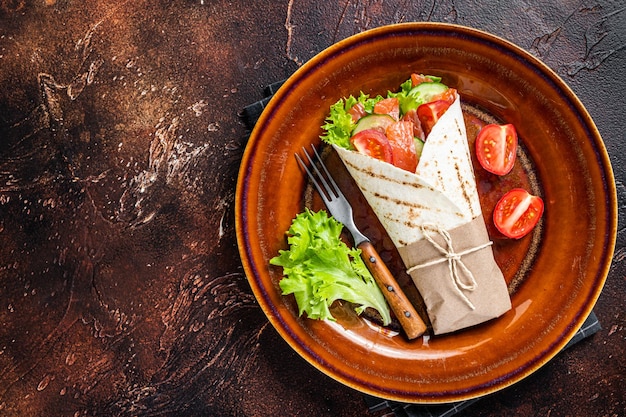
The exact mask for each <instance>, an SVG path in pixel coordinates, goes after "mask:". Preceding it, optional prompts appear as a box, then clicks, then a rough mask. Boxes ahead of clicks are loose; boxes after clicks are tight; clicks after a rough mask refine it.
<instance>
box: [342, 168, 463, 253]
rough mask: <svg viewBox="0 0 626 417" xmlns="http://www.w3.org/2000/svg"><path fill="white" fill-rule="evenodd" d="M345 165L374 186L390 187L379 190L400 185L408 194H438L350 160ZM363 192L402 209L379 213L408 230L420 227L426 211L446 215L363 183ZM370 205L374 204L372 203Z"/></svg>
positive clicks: (428, 187) (428, 204) (428, 202)
mask: <svg viewBox="0 0 626 417" xmlns="http://www.w3.org/2000/svg"><path fill="white" fill-rule="evenodd" d="M344 163H345V164H346V166H347V167H348V168H349V169H350V170H354V171H356V172H359V173H360V174H361V175H363V176H366V177H370V178H372V179H374V180H375V181H372V184H380V183H381V182H385V183H388V187H387V186H385V187H378V190H380V189H381V188H382V189H385V188H389V189H393V188H394V187H395V185H400V186H402V187H403V188H405V187H406V189H407V193H412V192H416V193H417V192H419V191H420V190H422V191H423V190H429V191H430V190H432V192H433V193H437V191H435V190H434V189H433V188H432V187H431V186H428V185H424V184H420V183H418V182H414V181H401V180H398V179H397V178H393V177H390V176H387V175H385V173H384V172H381V171H373V170H372V169H370V168H367V167H362V166H359V165H356V164H354V163H352V162H351V161H348V160H345V161H344ZM361 191H362V192H363V193H364V194H365V195H370V196H372V197H374V198H375V199H377V200H379V201H384V202H388V203H392V204H394V205H396V206H398V207H401V208H402V209H400V210H397V211H395V210H394V211H386V212H384V213H383V212H378V215H379V216H382V217H384V218H385V219H387V221H389V222H393V223H396V224H400V225H403V226H405V227H407V228H411V229H412V228H417V227H419V226H420V224H422V219H421V217H422V213H423V212H424V211H428V212H430V213H444V211H443V210H441V209H440V208H437V207H436V206H433V205H432V204H430V201H424V202H415V201H409V199H402V198H398V197H394V196H392V195H391V194H385V193H384V192H380V191H376V190H374V189H372V188H369V187H368V186H367V184H366V183H361ZM370 204H372V202H371V203H370ZM373 204H375V203H373ZM394 213H404V214H405V215H406V217H403V218H398V216H397V214H396V215H394ZM448 214H449V213H448ZM454 216H456V217H458V218H459V220H461V219H462V218H463V214H462V213H460V212H456V213H454ZM399 243H400V244H402V245H406V244H409V243H410V242H403V241H400V242H399Z"/></svg>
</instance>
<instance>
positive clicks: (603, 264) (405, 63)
mask: <svg viewBox="0 0 626 417" xmlns="http://www.w3.org/2000/svg"><path fill="white" fill-rule="evenodd" d="M412 72H420V73H424V74H432V75H439V76H442V77H443V81H444V82H445V83H446V84H448V85H449V86H451V87H454V88H457V89H458V91H459V92H460V94H461V98H462V100H463V102H464V104H465V110H466V117H467V118H466V124H468V131H469V135H470V136H473V135H474V134H475V131H476V127H475V126H474V127H472V126H473V125H476V126H479V125H480V124H481V123H482V122H483V121H485V120H491V119H496V120H498V121H504V122H508V123H513V124H514V125H515V126H516V127H517V130H518V133H519V137H520V142H521V145H522V146H521V148H520V158H519V161H520V162H519V163H518V166H517V167H516V171H515V172H514V173H513V174H511V175H510V176H508V177H507V178H506V179H494V178H493V177H489V176H488V175H487V176H486V175H484V173H481V172H480V170H479V169H477V170H476V171H477V178H478V182H479V184H478V185H479V192H480V193H481V201H482V203H483V210H484V212H485V213H486V218H487V219H489V218H490V210H491V209H492V207H493V200H494V199H495V196H496V195H497V194H498V193H500V192H503V191H504V190H505V189H506V188H507V187H510V186H513V185H521V186H525V187H528V188H532V191H534V192H536V193H538V194H541V195H542V196H543V198H544V201H545V214H544V217H543V220H542V223H541V224H540V226H539V227H538V228H537V229H536V230H535V231H534V233H533V234H531V235H529V236H527V237H526V238H524V239H521V240H519V241H511V240H506V239H501V238H500V237H499V236H497V234H496V233H495V232H494V231H493V230H491V229H490V231H491V232H492V239H493V240H494V242H495V244H494V252H495V254H496V260H497V261H498V263H499V264H500V266H501V268H502V270H503V272H504V275H505V278H506V279H507V283H508V284H509V289H510V293H511V299H512V303H513V308H512V310H511V311H509V312H508V313H506V314H505V315H503V316H502V317H500V318H498V319H495V320H493V321H490V322H488V323H486V324H483V325H479V326H476V327H474V328H471V329H467V330H464V331H460V332H457V333H454V334H450V335H446V336H439V337H434V336H426V337H422V338H419V339H417V340H413V341H408V340H406V339H405V338H404V337H403V336H402V335H401V334H400V335H395V336H393V333H391V334H389V333H388V332H384V331H380V328H378V327H377V326H375V325H371V324H369V323H368V322H367V321H365V320H362V319H357V318H355V317H353V316H351V315H350V314H348V313H345V310H342V309H341V308H338V309H337V313H338V316H339V320H338V321H337V322H335V323H331V322H320V321H313V320H308V319H305V318H300V317H298V315H297V309H296V306H295V302H294V300H293V298H291V297H285V296H282V295H281V292H280V289H279V286H278V281H279V280H280V279H281V277H282V274H281V273H282V271H281V269H280V268H277V267H270V265H269V259H270V258H272V257H273V256H275V255H277V253H278V251H279V250H280V249H284V248H286V239H285V232H286V230H287V229H288V228H289V226H290V224H291V221H292V219H293V218H294V217H295V216H296V214H297V213H299V212H301V211H302V210H303V208H304V204H305V194H306V189H307V182H306V180H305V178H304V176H303V173H302V171H301V170H300V169H299V167H298V165H297V164H296V160H295V158H294V153H295V152H298V151H299V150H300V149H301V147H302V146H308V145H310V144H319V135H320V134H321V130H320V126H321V125H322V124H323V122H324V118H325V117H326V115H327V113H328V109H329V106H330V105H331V104H333V103H334V102H336V101H337V100H338V99H339V98H341V97H344V96H347V95H350V94H353V95H356V94H358V93H359V91H364V92H366V93H370V94H385V93H386V92H387V90H396V89H397V88H398V87H399V85H400V84H401V83H402V82H403V81H404V80H406V79H407V78H408V77H409V76H410V74H411V73H412ZM329 164H331V165H333V167H334V169H337V170H340V169H341V168H340V164H339V163H338V162H337V161H336V160H335V161H333V160H332V155H330V157H329ZM349 181H350V180H349V179H345V180H343V181H342V182H343V183H344V184H345V185H344V186H345V187H350V184H349ZM348 192H349V194H350V196H351V199H352V200H353V203H354V204H355V205H357V206H362V204H361V203H362V201H359V200H358V199H359V198H360V197H359V196H358V194H357V193H356V192H354V191H353V190H349V191H348ZM365 206H366V205H365ZM616 212H617V210H616V193H615V185H614V179H613V175H612V170H611V167H610V162H609V159H608V156H607V153H606V150H605V148H604V145H603V142H602V139H601V137H600V135H599V133H598V131H597V129H596V127H595V125H594V123H593V121H592V120H591V118H590V116H589V114H588V113H587V111H586V110H585V108H584V107H583V105H582V104H581V102H580V101H579V100H578V99H577V98H576V96H575V95H574V93H573V92H572V91H571V90H570V89H569V88H568V87H567V85H566V84H565V83H564V82H563V81H562V80H561V79H560V78H559V77H558V76H557V75H556V74H555V73H554V72H553V71H551V70H550V69H549V68H547V67H546V66H545V65H544V64H542V63H541V62H540V61H539V60H537V59H536V58H534V57H533V56H532V55H530V54H529V53H527V52H525V51H523V50H522V49H520V48H518V47H516V46H515V45H513V44H511V43H509V42H507V41H505V40H503V39H500V38H497V37H495V36H492V35H489V34H487V33H484V32H481V31H477V30H474V29H469V28H465V27H460V26H455V25H447V24H438V23H415V24H401V25H393V26H387V27H382V28H378V29H374V30H370V31H367V32H364V33H361V34H358V35H355V36H353V37H351V38H348V39H346V40H344V41H342V42H339V43H337V44H335V45H333V46H331V47H330V48H328V49H327V50H325V51H323V52H322V53H320V54H319V55H317V56H315V57H314V58H313V59H311V60H310V61H309V62H307V63H306V64H304V65H303V66H302V67H301V68H300V69H299V70H298V71H297V72H296V73H295V74H294V75H293V76H292V77H290V78H289V80H287V82H286V83H285V84H284V85H283V87H282V88H281V89H280V90H279V91H278V92H277V94H276V95H275V96H274V98H273V99H272V100H271V102H270V103H269V105H268V107H267V108H266V109H265V111H264V112H263V114H262V116H261V118H260V119H259V121H258V123H257V125H256V128H255V129H254V131H253V132H252V135H251V137H250V142H249V144H248V146H247V148H246V151H245V154H244V157H243V161H242V165H241V170H240V173H239V181H238V185H237V194H236V221H237V238H238V244H239V248H240V253H241V257H242V262H243V266H244V269H245V272H246V274H247V277H248V280H249V282H250V285H251V287H252V290H253V292H254V294H255V296H256V297H257V299H258V302H259V304H260V306H261V308H262V309H263V311H264V312H265V314H266V315H267V317H268V318H269V320H270V322H271V323H272V324H273V325H274V326H275V327H276V329H277V330H278V332H279V333H280V335H281V336H282V337H283V338H284V339H285V340H286V341H287V342H288V343H289V344H290V345H291V346H292V347H293V349H295V350H296V351H297V352H298V353H299V354H300V355H302V357H304V358H305V359H306V360H307V361H308V362H310V363H311V364H312V365H313V366H315V367H317V368H318V369H319V370H321V371H322V372H324V373H325V374H327V375H328V376H330V377H332V378H334V379H336V380H338V381H341V382H342V383H344V384H346V385H348V386H350V387H353V388H355V389H357V390H360V391H363V392H366V393H369V394H372V395H375V396H379V397H384V398H388V399H393V400H398V401H406V402H414V403H440V402H451V401H457V400H463V399H468V398H473V397H478V396H482V395H485V394H488V393H491V392H494V391H497V390H500V389H502V388H504V387H506V386H509V385H511V384H513V383H515V382H517V381H519V380H521V379H522V378H524V377H526V376H528V375H530V374H531V373H533V372H534V371H536V370H537V369H538V368H540V367H541V366H542V365H544V364H545V363H546V362H548V361H549V360H550V359H551V358H553V357H554V356H555V355H556V354H557V353H558V352H559V351H560V350H561V349H562V348H563V347H564V346H565V344H566V343H567V342H568V341H569V340H570V338H571V337H572V336H573V335H574V334H575V332H576V331H577V330H578V329H579V327H580V326H581V324H582V323H583V321H584V320H585V318H586V317H587V315H588V314H589V313H590V312H591V310H592V308H593V306H594V303H595V302H596V299H597V298H598V296H599V294H600V291H601V290H602V287H603V284H604V281H605V279H606V275H607V272H608V269H609V266H610V261H611V256H612V254H613V249H614V241H615V235H616V223H617V222H616ZM369 221H372V220H371V218H370V217H368V215H367V213H365V214H363V215H359V222H360V223H361V227H362V228H364V229H366V230H367V232H368V233H369V234H370V237H373V239H374V240H375V241H376V244H377V246H378V247H379V249H380V250H381V251H383V252H384V253H385V256H386V257H387V259H388V261H389V264H390V268H393V271H394V272H395V273H396V274H397V275H398V276H399V277H400V278H402V276H403V271H402V269H401V266H400V267H399V266H398V265H397V262H396V259H395V254H394V249H393V248H390V247H389V243H388V241H387V240H386V239H385V236H384V234H381V233H380V231H379V228H378V227H377V225H375V224H372V225H371V227H368V224H366V223H367V222H369ZM400 278H399V279H400ZM402 280H403V281H402V285H403V286H404V287H405V288H406V290H407V292H409V293H411V291H412V290H411V288H410V283H409V282H407V281H406V280H405V279H404V278H402Z"/></svg>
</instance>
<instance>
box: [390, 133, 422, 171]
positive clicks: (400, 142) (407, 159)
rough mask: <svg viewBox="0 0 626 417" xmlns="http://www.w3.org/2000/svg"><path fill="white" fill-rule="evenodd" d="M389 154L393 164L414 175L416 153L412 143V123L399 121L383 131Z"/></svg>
mask: <svg viewBox="0 0 626 417" xmlns="http://www.w3.org/2000/svg"><path fill="white" fill-rule="evenodd" d="M385 134H386V136H387V139H388V140H389V144H390V145H391V153H392V154H393V164H394V165H395V166H397V167H398V168H402V169H404V170H407V171H409V172H413V173H415V170H416V169H417V153H416V151H415V142H414V141H413V122H411V121H399V122H395V123H392V124H390V125H389V126H387V129H386V130H385Z"/></svg>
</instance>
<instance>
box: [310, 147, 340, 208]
mask: <svg viewBox="0 0 626 417" xmlns="http://www.w3.org/2000/svg"><path fill="white" fill-rule="evenodd" d="M311 148H312V149H313V153H314V154H315V157H316V158H317V160H318V161H319V164H320V166H321V167H322V169H323V170H324V173H325V174H326V178H328V181H329V183H330V185H329V183H327V182H326V180H325V179H324V176H323V175H321V173H320V171H319V170H318V169H317V167H316V166H315V164H314V168H315V171H317V173H318V175H319V176H320V177H322V180H323V181H324V186H325V188H326V190H327V191H328V193H329V194H330V191H331V190H332V191H333V193H334V194H335V197H341V198H343V194H342V193H341V190H340V189H339V186H338V185H337V183H336V182H335V180H334V179H333V176H332V175H330V172H328V168H326V165H325V164H324V161H323V160H322V157H321V156H320V154H319V153H317V149H315V146H313V145H311ZM307 155H308V153H307ZM309 160H311V158H309ZM331 185H332V187H331Z"/></svg>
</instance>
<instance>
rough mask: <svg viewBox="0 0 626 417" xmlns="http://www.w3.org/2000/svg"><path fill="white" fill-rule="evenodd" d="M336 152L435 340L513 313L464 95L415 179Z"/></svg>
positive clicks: (437, 129) (435, 135)
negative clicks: (477, 173) (484, 204)
mask: <svg viewBox="0 0 626 417" xmlns="http://www.w3.org/2000/svg"><path fill="white" fill-rule="evenodd" d="M334 148H335V149H336V151H337V152H338V154H339V156H340V158H341V160H342V161H343V163H344V165H345V166H346V168H347V169H348V172H350V175H352V177H353V178H354V180H355V182H356V184H357V185H358V186H359V188H360V190H361V192H362V193H363V195H364V197H365V198H366V200H367V201H368V203H369V205H370V206H371V207H372V209H373V211H374V213H375V214H376V215H377V217H378V219H379V220H380V222H381V224H382V225H383V227H384V228H385V230H386V231H387V233H388V235H389V237H390V238H391V240H392V241H393V242H394V244H395V245H396V247H397V248H398V251H399V253H400V256H401V257H402V260H403V261H404V264H405V266H406V268H407V272H409V274H410V275H411V278H412V279H413V282H414V283H415V285H416V286H417V289H418V290H419V291H420V294H421V295H422V298H423V299H424V302H425V304H426V308H427V312H428V316H429V319H430V322H431V324H432V326H433V332H434V334H443V333H448V332H453V331H456V330H459V329H462V328H465V327H469V326H473V325H475V324H479V323H482V322H484V321H487V320H490V319H492V318H495V317H498V316H500V315H502V314H503V313H504V312H506V311H508V310H510V308H511V301H510V297H509V294H508V289H507V286H506V282H505V280H504V277H503V275H502V272H501V271H500V268H499V267H498V266H497V264H496V262H495V260H494V258H493V251H492V250H491V247H490V244H491V242H490V241H489V237H488V235H487V230H486V227H485V223H484V220H483V218H482V211H481V207H480V200H479V197H478V191H477V189H476V180H475V178H474V170H473V166H472V162H471V155H470V150H469V145H468V141H467V133H466V130H465V123H464V121H463V113H462V111H461V104H460V100H459V97H458V95H457V98H456V100H455V101H454V103H453V104H452V105H451V106H450V107H449V108H448V110H447V111H446V112H445V113H444V114H443V115H442V116H441V118H440V119H439V120H438V121H437V123H436V124H435V126H433V129H432V131H431V132H430V134H429V135H428V138H427V140H426V142H425V144H424V148H423V150H422V155H421V156H420V160H419V163H418V165H417V169H416V172H415V173H411V172H408V171H405V170H403V169H400V168H397V167H395V166H393V165H391V164H389V163H386V162H383V161H380V160H377V159H375V158H371V157H369V156H367V155H363V154H360V153H357V152H354V151H349V150H346V149H343V148H340V147H337V146H334ZM459 254H461V255H459Z"/></svg>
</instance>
